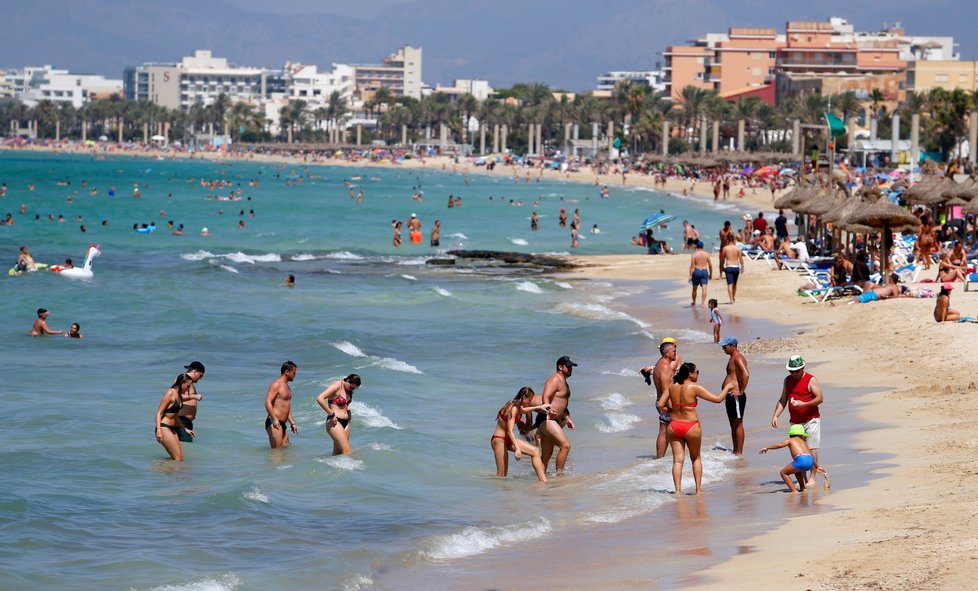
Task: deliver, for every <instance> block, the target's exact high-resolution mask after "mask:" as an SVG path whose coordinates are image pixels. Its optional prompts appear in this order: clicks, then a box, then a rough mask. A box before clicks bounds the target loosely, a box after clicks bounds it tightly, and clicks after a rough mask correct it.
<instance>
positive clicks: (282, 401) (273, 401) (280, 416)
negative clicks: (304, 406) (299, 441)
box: [265, 361, 299, 449]
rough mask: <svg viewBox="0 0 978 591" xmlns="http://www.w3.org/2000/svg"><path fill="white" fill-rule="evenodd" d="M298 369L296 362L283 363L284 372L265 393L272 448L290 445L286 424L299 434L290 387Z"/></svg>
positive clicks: (266, 425) (267, 430)
mask: <svg viewBox="0 0 978 591" xmlns="http://www.w3.org/2000/svg"><path fill="white" fill-rule="evenodd" d="M297 369H298V367H297V366H296V364H295V363H293V362H291V361H286V362H285V363H283V364H282V374H281V375H280V376H279V377H277V378H276V379H275V381H274V382H272V383H271V385H269V386H268V393H267V394H265V412H266V413H268V417H267V418H266V419H265V432H266V433H267V434H268V445H269V446H271V448H272V449H278V448H280V447H286V446H288V445H289V432H288V431H287V430H286V428H285V425H286V424H289V425H291V426H292V432H293V433H295V434H296V435H298V434H299V428H298V427H297V426H296V424H295V417H293V416H292V388H290V387H289V382H291V381H292V380H294V379H295V372H296V370H297Z"/></svg>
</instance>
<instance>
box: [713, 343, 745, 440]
mask: <svg viewBox="0 0 978 591" xmlns="http://www.w3.org/2000/svg"><path fill="white" fill-rule="evenodd" d="M720 348H721V349H723V352H724V353H726V354H727V355H729V356H730V359H729V360H728V361H727V375H726V376H725V377H724V378H723V385H722V387H721V389H722V388H726V387H727V384H729V383H733V384H734V387H733V389H732V390H731V391H730V393H729V394H727V398H726V400H724V406H726V408H727V419H728V420H729V421H730V438H731V439H732V440H733V452H734V454H736V455H738V456H742V455H744V409H745V408H746V407H747V382H749V381H750V371H748V369H747V359H746V358H745V357H744V355H743V353H741V352H740V350H738V349H737V339H736V338H735V337H723V338H722V339H720Z"/></svg>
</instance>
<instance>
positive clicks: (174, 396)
mask: <svg viewBox="0 0 978 591" xmlns="http://www.w3.org/2000/svg"><path fill="white" fill-rule="evenodd" d="M191 384H193V380H191V379H190V376H188V375H187V374H185V373H182V374H180V375H178V376H177V379H176V380H175V381H174V382H173V385H172V386H170V388H169V389H167V391H166V392H165V393H164V394H163V398H161V399H160V405H159V407H157V409H156V414H155V415H153V428H154V429H155V431H156V440H157V441H159V442H160V445H162V446H163V449H165V450H166V453H168V454H170V458H172V459H174V460H176V461H178V462H182V461H183V449H182V448H181V447H180V437H179V433H180V429H181V428H182V425H181V424H180V421H179V419H178V418H177V413H179V412H180V409H181V408H183V400H184V398H187V397H189V396H190V386H191ZM187 433H188V434H189V435H190V436H191V437H194V436H195V434H194V432H193V431H191V430H189V429H188V430H187Z"/></svg>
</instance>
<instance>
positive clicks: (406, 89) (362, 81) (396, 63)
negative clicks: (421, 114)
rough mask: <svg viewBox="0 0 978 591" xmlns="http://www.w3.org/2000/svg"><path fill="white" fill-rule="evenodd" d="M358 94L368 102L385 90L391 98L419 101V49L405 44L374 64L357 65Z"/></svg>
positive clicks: (355, 67)
mask: <svg viewBox="0 0 978 591" xmlns="http://www.w3.org/2000/svg"><path fill="white" fill-rule="evenodd" d="M354 69H355V71H356V81H357V82H356V88H357V94H359V95H360V99H361V100H362V101H366V100H369V98H370V97H372V96H373V95H374V93H376V92H377V90H378V89H380V87H382V86H383V87H386V88H388V89H389V90H390V91H391V94H392V95H394V96H409V97H412V98H416V99H419V100H420V99H421V48H420V47H411V46H410V45H405V46H404V47H402V48H400V49H398V50H397V51H395V52H394V53H392V54H390V55H389V56H387V57H386V58H384V62H383V63H381V64H375V65H369V64H368V65H357V66H354Z"/></svg>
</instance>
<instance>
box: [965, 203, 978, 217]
mask: <svg viewBox="0 0 978 591" xmlns="http://www.w3.org/2000/svg"><path fill="white" fill-rule="evenodd" d="M961 213H963V214H965V215H968V214H969V213H970V214H974V215H978V199H972V200H971V201H970V202H969V203H968V205H965V206H964V207H962V208H961Z"/></svg>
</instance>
